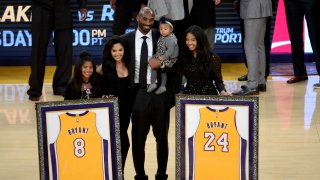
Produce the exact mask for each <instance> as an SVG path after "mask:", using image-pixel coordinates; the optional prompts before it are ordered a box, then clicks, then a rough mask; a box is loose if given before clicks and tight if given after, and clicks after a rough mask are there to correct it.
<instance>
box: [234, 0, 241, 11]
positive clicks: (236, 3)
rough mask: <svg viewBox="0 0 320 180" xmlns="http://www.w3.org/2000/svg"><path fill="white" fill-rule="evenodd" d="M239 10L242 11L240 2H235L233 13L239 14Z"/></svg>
mask: <svg viewBox="0 0 320 180" xmlns="http://www.w3.org/2000/svg"><path fill="white" fill-rule="evenodd" d="M239 9H240V7H239V2H238V0H235V1H234V2H233V11H234V12H236V13H239Z"/></svg>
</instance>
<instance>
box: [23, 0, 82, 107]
mask: <svg viewBox="0 0 320 180" xmlns="http://www.w3.org/2000/svg"><path fill="white" fill-rule="evenodd" d="M78 3H79V7H80V12H81V20H85V19H86V18H87V10H86V9H85V7H86V3H87V1H86V0H78ZM72 27H73V22H72V14H71V6H70V0H32V27H31V30H32V49H31V74H30V77H29V85H30V88H29V90H28V91H27V93H28V95H29V99H30V100H32V101H38V100H39V99H40V96H41V95H42V87H43V80H44V74H45V66H46V56H47V48H48V44H49V40H50V36H51V34H52V32H54V47H55V54H56V62H57V69H56V71H55V74H54V77H53V83H52V87H53V93H54V94H55V95H64V93H65V90H66V86H67V84H68V82H69V80H70V78H71V74H72V40H73V39H72V37H73V34H72Z"/></svg>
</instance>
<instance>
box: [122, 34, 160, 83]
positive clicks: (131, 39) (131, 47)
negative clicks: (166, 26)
mask: <svg viewBox="0 0 320 180" xmlns="http://www.w3.org/2000/svg"><path fill="white" fill-rule="evenodd" d="M135 37H136V31H132V32H129V33H127V34H124V35H123V36H122V38H123V39H124V40H125V41H126V43H127V46H126V47H128V49H126V50H125V51H126V53H129V54H130V64H129V74H130V84H131V87H133V85H134V75H135V64H136V52H135V47H136V44H135V42H136V41H135ZM159 37H160V33H159V31H158V30H156V29H152V43H153V52H152V54H155V53H156V50H157V41H158V38H159Z"/></svg>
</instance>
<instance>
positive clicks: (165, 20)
mask: <svg viewBox="0 0 320 180" xmlns="http://www.w3.org/2000/svg"><path fill="white" fill-rule="evenodd" d="M160 24H168V25H169V26H170V27H171V28H172V30H173V27H174V22H173V20H172V19H170V18H167V17H165V16H162V17H161V18H160V19H159V25H160Z"/></svg>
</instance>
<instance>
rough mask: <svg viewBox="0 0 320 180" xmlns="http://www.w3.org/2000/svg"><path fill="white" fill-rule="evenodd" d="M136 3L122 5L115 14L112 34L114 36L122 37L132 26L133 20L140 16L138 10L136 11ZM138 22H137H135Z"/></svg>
mask: <svg viewBox="0 0 320 180" xmlns="http://www.w3.org/2000/svg"><path fill="white" fill-rule="evenodd" d="M135 6H136V5H135V4H134V3H120V4H119V5H117V9H116V10H115V12H114V16H113V18H114V21H113V25H112V32H113V34H114V35H119V36H120V35H122V34H124V33H125V32H126V29H127V28H128V26H129V25H130V23H131V21H132V18H134V17H136V15H137V14H138V9H135ZM134 22H136V21H134Z"/></svg>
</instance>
